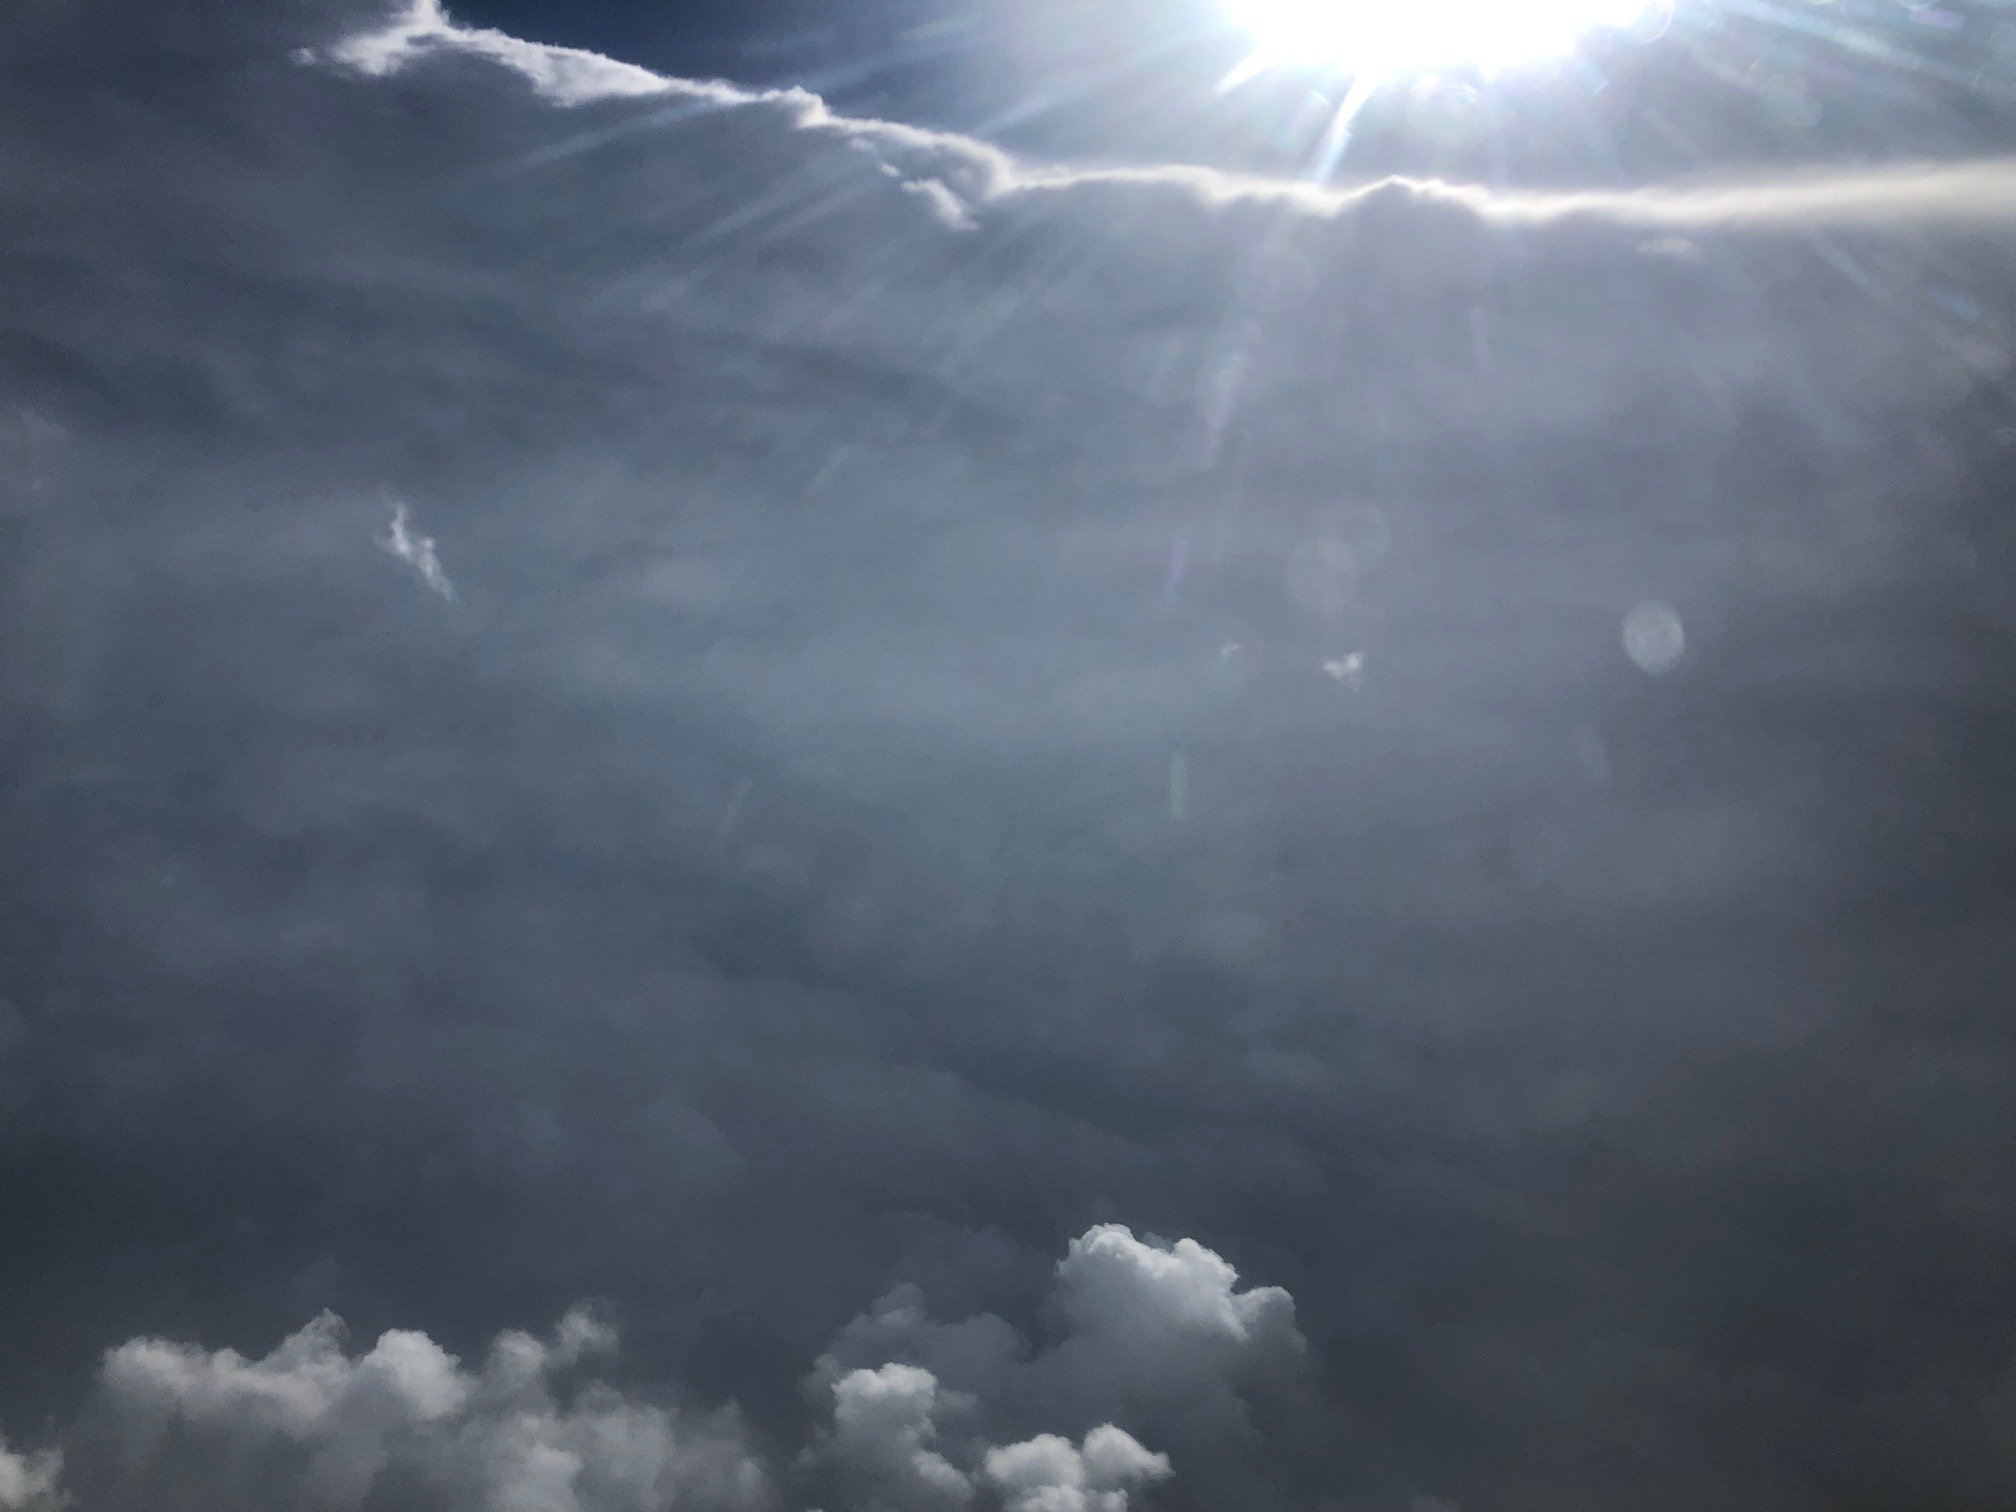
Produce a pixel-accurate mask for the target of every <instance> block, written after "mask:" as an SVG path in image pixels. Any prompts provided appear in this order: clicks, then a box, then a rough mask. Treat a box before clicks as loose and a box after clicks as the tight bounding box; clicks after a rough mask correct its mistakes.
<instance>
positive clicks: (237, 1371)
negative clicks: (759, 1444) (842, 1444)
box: [62, 1311, 772, 1512]
mask: <svg viewBox="0 0 2016 1512" xmlns="http://www.w3.org/2000/svg"><path fill="white" fill-rule="evenodd" d="M613 1343H614V1340H613V1337H612V1335H611V1334H610V1332H609V1331H608V1330H607V1329H606V1328H605V1327H603V1326H602V1325H601V1324H599V1323H597V1322H596V1321H595V1320H594V1318H593V1317H592V1316H591V1315H589V1314H587V1313H584V1312H579V1311H577V1312H574V1313H570V1314H569V1315H568V1316H567V1318H566V1319H565V1320H563V1321H562V1323H561V1324H560V1326H559V1328H558V1329H557V1330H556V1331H555V1333H554V1334H553V1336H551V1337H550V1338H546V1339H539V1338H534V1337H532V1336H531V1335H528V1334H524V1333H519V1332H508V1333H505V1334H502V1335H500V1336H498V1338H497V1340H496V1342H495V1343H494V1344H493V1345H492V1346H491V1348H490V1351H489V1353H488V1355H487V1356H486V1358H485V1359H484V1360H483V1362H482V1363H481V1364H480V1365H478V1366H475V1367H473V1368H472V1367H468V1366H465V1365H463V1364H462V1363H461V1362H460V1361H459V1360H457V1359H456V1358H455V1357H454V1356H452V1355H450V1354H448V1353H447V1352H446V1351H445V1350H443V1349H442V1348H441V1347H440V1346H439V1345H437V1344H436V1343H434V1342H433V1340H431V1339H430V1338H428V1337H427V1336H426V1335H425V1334H422V1333H414V1332H409V1331H403V1330H401V1331H393V1332H389V1333H386V1334H385V1335H384V1336H382V1337H381V1338H380V1339H379V1340H378V1341H377V1342H376V1343H375V1344H374V1345H373V1346H372V1347H371V1348H369V1349H368V1350H362V1351H359V1352H356V1353H351V1352H350V1351H349V1350H347V1349H346V1347H345V1342H344V1335H343V1326H342V1324H341V1323H340V1322H339V1321H338V1320H337V1319H335V1318H334V1317H332V1316H329V1315H326V1314H325V1315H324V1316H323V1317H321V1318H319V1319H317V1320H316V1321H315V1322H313V1323H311V1324H309V1325H308V1326H307V1327H306V1328H304V1329H302V1330H301V1331H300V1332H299V1333H296V1334H294V1335H293V1336H292V1337H290V1338H288V1339H287V1340H285V1341H284V1342H282V1343H281V1344H280V1345H279V1346H278V1347H277V1348H275V1349H274V1350H273V1351H272V1352H271V1353H270V1354H267V1355H265V1356H264V1357H262V1358H259V1359H247V1358H245V1357H243V1356H241V1355H239V1354H238V1353H236V1352H235V1351H233V1350H229V1349H222V1350H216V1351H210V1350H205V1349H203V1348H200V1347H198V1346H195V1345H188V1344H171V1343H167V1342H164V1341H162V1340H157V1339H137V1340H134V1341H132V1342H130V1343H127V1344H123V1345H121V1346H119V1347H118V1348H117V1349H114V1350H113V1351H111V1353H110V1354H109V1355H108V1356H107V1358H106V1360H105V1362H104V1366H103V1368H102V1370H101V1372H100V1374H99V1379H98V1384H97V1389H96V1393H95V1395H94V1397H93V1399H92V1402H91V1404H90V1406H89V1408H88V1409H87V1411H86V1414H85V1416H84V1417H83V1419H82V1420H81V1421H80V1423H79V1426H78V1428H77V1429H76V1430H75V1432H74V1433H73V1434H72V1435H71V1438H70V1443H69V1446H68V1449H69V1452H68V1457H67V1468H66V1471H65V1474H64V1478H63V1484H62V1489H63V1491H64V1492H65V1493H66V1497H67V1502H68V1504H70V1505H73V1506H75V1507H77V1508H78V1509H80V1512H96V1509H101V1508H102V1509H125V1508H133V1509H141V1508H144V1509H147V1512H175V1509H187V1512H237V1509H244V1512H286V1509H292V1508H298V1509H301V1512H311V1509H312V1512H341V1509H363V1508H366V1507H369V1508H373V1509H377V1508H393V1507H399V1508H405V1507H413V1508H419V1507H429V1508H440V1509H467V1512H657V1509H661V1508H664V1507H666V1506H668V1505H672V1506H679V1507H692V1508H696V1509H708V1512H751V1509H760V1508H765V1507H768V1506H770V1505H771V1504H772V1495H771V1491H770V1488H769V1482H768V1480H767V1478H766V1476H765V1474H764V1472H763V1470H762V1469H761V1468H760V1466H759V1465H758V1464H757V1462H756V1460H755V1459H754V1458H753V1457H752V1453H751V1451H750V1448H749V1446H748V1444H747V1442H746V1441H745V1438H744V1435H743V1433H742V1430H741V1427H740V1424H739V1422H738V1420H737V1419H736V1417H735V1415H734V1414H733V1413H732V1412H717V1413H712V1414H689V1413H681V1412H679V1411H677V1410H675V1409H673V1408H670V1407H662V1406H656V1405H651V1404H648V1403H645V1402H641V1401H636V1400H632V1399H630V1398H629V1397H626V1396H625V1395H623V1394H622V1393H620V1392H618V1391H615V1390H613V1389H611V1388H609V1387H606V1386H602V1385H599V1384H595V1383H592V1382H590V1383H588V1384H585V1385H579V1386H576V1387H573V1388H569V1387H567V1386H566V1385H565V1384H564V1383H563V1380H562V1378H563V1377H565V1376H566V1375H567V1373H569V1372H570V1371H573V1370H574V1369H575V1367H577V1366H580V1365H581V1364H583V1362H584V1361H586V1360H587V1359H588V1358H589V1357H590V1356H591V1355H595V1354H599V1353H604V1352H606V1351H608V1350H609V1349H610V1348H611V1347H613Z"/></svg>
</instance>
